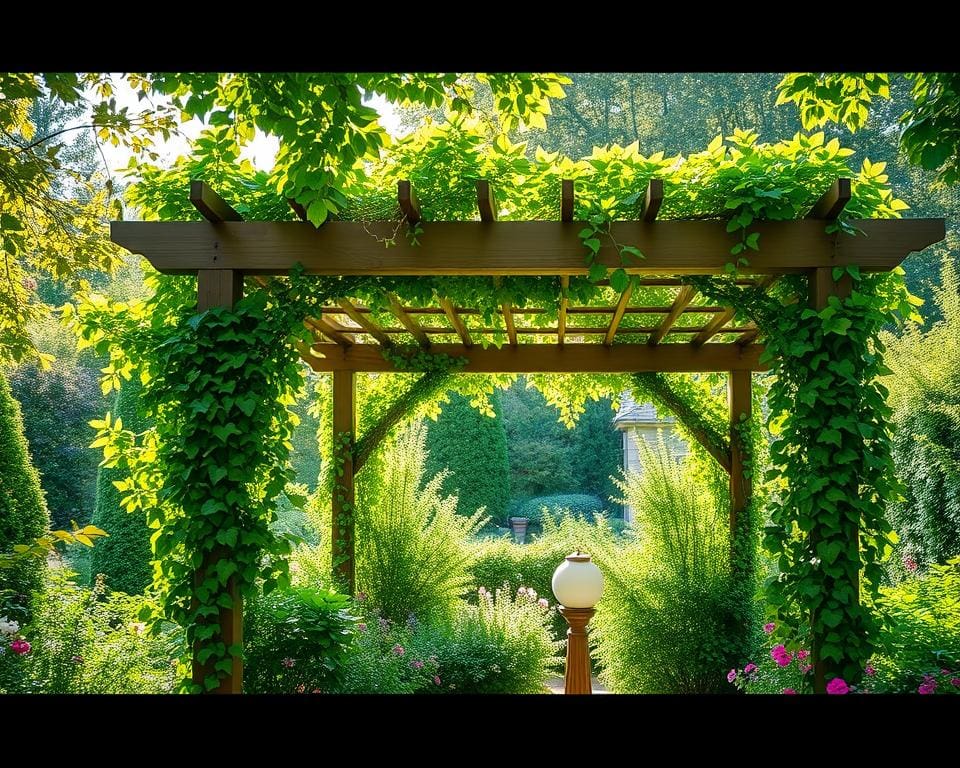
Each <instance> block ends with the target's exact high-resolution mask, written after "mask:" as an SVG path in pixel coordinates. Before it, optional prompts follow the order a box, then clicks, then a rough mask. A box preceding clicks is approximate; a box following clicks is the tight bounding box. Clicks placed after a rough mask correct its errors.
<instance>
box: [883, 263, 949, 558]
mask: <svg viewBox="0 0 960 768" xmlns="http://www.w3.org/2000/svg"><path fill="white" fill-rule="evenodd" d="M941 274H942V277H941V280H940V286H939V287H938V288H935V289H934V291H935V293H934V297H935V301H936V306H937V308H938V309H939V311H940V313H941V316H942V318H943V319H942V320H940V321H939V322H937V323H935V324H934V325H932V326H931V327H928V328H927V329H926V330H924V329H923V328H921V327H919V326H916V325H913V324H911V325H908V326H907V327H906V328H905V329H904V332H903V334H902V335H901V336H899V337H897V336H894V335H892V334H888V333H885V334H883V341H884V344H886V346H887V355H886V358H887V360H888V361H889V366H890V369H891V370H892V371H893V374H894V375H892V376H890V377H888V378H887V379H886V380H885V381H886V383H887V386H888V387H889V388H890V404H891V405H892V406H893V423H894V425H895V426H896V430H895V432H894V438H893V460H894V463H895V464H896V468H897V474H898V476H899V477H900V479H901V480H902V481H903V483H904V485H905V491H904V498H903V499H902V500H900V501H897V500H892V503H891V504H889V505H888V515H889V517H890V522H891V523H892V524H893V527H894V528H895V529H896V531H897V533H898V534H899V537H900V542H899V545H898V550H899V552H900V555H901V559H902V558H907V557H909V558H912V559H913V561H914V562H916V563H918V564H919V565H921V566H926V565H929V564H931V563H944V562H946V560H947V559H948V558H950V557H952V556H954V555H957V554H960V281H958V279H957V270H956V267H955V266H954V263H953V261H951V260H950V259H949V258H946V259H944V261H943V266H942V273H941Z"/></svg>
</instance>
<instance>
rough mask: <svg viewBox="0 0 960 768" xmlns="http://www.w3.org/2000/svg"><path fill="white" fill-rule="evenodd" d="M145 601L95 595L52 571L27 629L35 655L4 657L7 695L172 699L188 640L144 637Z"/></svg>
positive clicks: (0, 685)
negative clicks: (167, 695) (168, 696)
mask: <svg viewBox="0 0 960 768" xmlns="http://www.w3.org/2000/svg"><path fill="white" fill-rule="evenodd" d="M143 605H144V598H142V597H131V596H129V595H125V594H123V593H122V592H113V593H111V592H109V591H108V590H107V589H106V588H105V586H104V584H103V581H102V580H98V581H97V582H96V584H95V585H94V587H93V589H87V588H85V587H79V586H77V585H76V584H75V583H74V582H73V581H72V580H71V579H70V575H69V574H67V573H64V572H62V571H60V570H51V571H50V572H49V573H48V575H47V579H46V583H45V584H44V589H43V592H42V593H38V594H37V596H36V599H35V603H34V606H35V609H34V618H33V620H32V621H31V623H30V625H29V626H28V627H27V628H26V629H25V630H24V635H25V636H26V637H27V639H28V641H29V643H30V651H29V653H27V654H24V655H23V656H15V655H14V654H13V653H9V652H8V653H3V654H0V692H4V693H141V694H142V693H172V692H173V690H174V689H175V687H176V684H177V681H178V678H179V677H180V675H182V673H183V672H184V670H183V668H182V665H181V664H179V663H178V662H177V659H178V658H180V657H181V656H182V654H183V652H184V650H185V649H184V646H183V633H182V632H180V631H179V630H178V629H177V628H175V627H172V626H170V625H164V627H163V629H162V631H161V632H160V633H159V634H157V635H151V634H149V633H148V632H147V631H146V625H145V624H143V623H142V622H141V621H140V620H139V619H138V615H139V613H140V611H141V610H142V608H143Z"/></svg>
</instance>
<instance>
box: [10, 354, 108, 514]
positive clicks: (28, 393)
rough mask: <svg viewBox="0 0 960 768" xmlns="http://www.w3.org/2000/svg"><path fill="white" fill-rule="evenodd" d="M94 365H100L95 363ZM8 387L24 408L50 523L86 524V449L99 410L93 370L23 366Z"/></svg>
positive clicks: (89, 473)
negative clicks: (74, 522) (92, 423)
mask: <svg viewBox="0 0 960 768" xmlns="http://www.w3.org/2000/svg"><path fill="white" fill-rule="evenodd" d="M98 367H99V366H98ZM10 388H11V390H12V392H13V395H14V397H16V398H17V400H18V401H19V402H20V408H21V410H22V411H23V426H24V434H25V435H26V438H27V441H28V443H29V445H30V456H31V458H32V460H33V464H34V466H35V467H36V468H37V471H38V472H39V473H40V484H41V486H42V487H43V491H44V495H45V496H46V499H47V507H48V509H49V510H50V520H51V524H52V525H53V526H54V527H55V528H68V527H69V526H70V521H71V520H76V521H77V523H79V524H80V525H84V524H85V523H88V522H90V519H91V515H92V513H93V506H94V500H95V498H96V486H97V462H98V460H99V459H98V457H97V452H96V451H91V450H89V449H88V448H87V446H88V445H89V444H90V436H91V434H92V432H91V430H90V427H89V425H88V424H87V422H89V421H90V420H91V419H96V418H99V416H100V414H101V413H102V407H101V402H102V398H101V397H100V386H99V384H98V382H97V371H96V370H95V369H93V368H87V367H84V366H82V365H78V364H76V363H71V361H69V360H67V361H64V360H61V359H59V356H58V360H57V364H56V365H55V366H53V367H52V368H50V369H49V370H47V371H43V370H41V369H40V368H39V366H37V365H22V366H20V367H19V368H17V369H16V370H15V371H14V372H13V374H12V375H11V376H10Z"/></svg>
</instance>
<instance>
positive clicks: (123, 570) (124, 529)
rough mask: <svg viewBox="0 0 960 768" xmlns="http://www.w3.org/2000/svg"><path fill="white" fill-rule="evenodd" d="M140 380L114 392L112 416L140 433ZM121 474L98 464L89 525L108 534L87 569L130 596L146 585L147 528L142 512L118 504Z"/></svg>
mask: <svg viewBox="0 0 960 768" xmlns="http://www.w3.org/2000/svg"><path fill="white" fill-rule="evenodd" d="M139 400H140V381H139V379H137V378H136V377H134V378H133V379H131V380H130V381H125V382H124V383H123V385H122V386H121V387H120V391H119V392H118V393H117V400H116V404H115V405H114V409H113V415H114V416H115V417H116V418H120V419H122V420H123V426H124V428H125V429H130V430H133V431H134V432H142V431H143V430H144V429H146V427H147V424H146V421H145V419H144V418H143V417H142V416H141V415H140V412H139V407H138V406H139ZM124 476H125V473H124V471H123V470H120V469H113V468H107V467H101V469H100V472H99V474H98V475H97V504H96V507H95V508H94V511H93V524H94V525H96V526H97V527H98V528H102V529H103V530H105V531H106V532H107V533H108V534H109V537H108V538H106V539H103V540H102V541H99V542H97V546H96V547H94V549H93V552H92V556H91V572H92V574H93V575H94V576H95V575H96V574H98V573H102V574H104V575H105V576H106V577H107V586H108V587H109V588H110V589H117V590H121V591H123V592H127V593H129V594H131V595H136V594H139V593H140V592H143V590H144V589H146V588H147V586H148V585H149V584H150V581H151V578H152V567H151V565H150V559H151V553H150V533H151V532H150V529H149V528H148V527H147V521H146V517H145V515H144V514H143V512H140V511H137V512H132V513H131V512H126V511H124V509H123V508H122V507H121V506H120V497H121V493H120V491H118V490H117V488H116V486H114V484H113V481H114V480H121V479H123V478H124Z"/></svg>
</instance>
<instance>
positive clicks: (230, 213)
mask: <svg viewBox="0 0 960 768" xmlns="http://www.w3.org/2000/svg"><path fill="white" fill-rule="evenodd" d="M849 199H850V181H849V180H848V179H838V180H837V181H836V182H835V183H834V184H833V185H832V187H831V188H830V189H829V190H827V191H826V193H824V195H823V196H822V197H821V198H820V199H819V200H818V202H817V203H816V204H815V205H814V206H813V208H812V209H811V211H810V213H809V215H808V216H807V218H806V219H803V220H796V221H779V222H760V223H757V224H756V225H755V228H754V229H753V231H756V232H759V233H760V235H761V243H762V247H761V250H760V251H759V252H757V253H751V254H750V265H749V267H746V268H743V269H742V270H741V272H742V273H745V274H743V275H742V276H741V277H740V278H738V283H739V284H740V285H741V286H743V288H748V287H751V286H752V287H759V288H761V289H764V290H766V289H768V288H769V287H770V286H771V285H773V284H774V283H775V282H776V280H777V279H778V278H779V277H780V276H781V275H784V274H794V273H805V272H811V271H812V270H817V269H831V268H833V267H836V266H845V265H852V264H855V265H857V266H859V267H860V269H861V270H864V271H888V270H891V269H893V268H895V267H896V266H897V265H899V264H900V262H901V261H902V260H903V259H904V258H905V257H906V256H907V255H908V254H909V253H910V252H912V251H917V250H921V249H922V248H924V247H926V246H927V245H930V244H932V243H934V242H937V241H939V240H941V239H942V238H943V236H944V224H943V220H942V219H887V220H880V219H871V220H862V221H856V222H853V224H854V226H855V227H857V228H858V229H860V230H862V231H863V233H864V235H865V236H857V237H850V236H847V235H843V234H839V233H837V234H828V233H827V232H826V231H825V230H826V227H825V226H824V221H825V220H829V219H834V218H836V217H837V216H838V215H839V214H840V212H841V211H842V209H843V207H844V205H845V204H846V202H847V201H848V200H849ZM191 201H192V202H193V203H194V205H195V206H196V207H197V209H198V210H199V211H200V212H201V213H202V214H203V216H204V217H205V218H206V219H207V221H206V222H113V224H112V230H111V236H112V239H113V240H114V242H117V243H119V244H120V245H123V246H126V247H127V248H129V249H130V250H131V251H134V252H137V253H142V254H143V255H144V256H146V257H147V258H148V259H149V260H150V262H151V263H152V264H153V266H154V267H156V268H157V269H158V270H159V271H161V272H165V273H171V274H193V273H195V274H197V275H198V277H199V280H200V292H201V305H202V304H203V298H202V297H203V295H204V292H205V291H206V292H208V293H210V294H211V295H215V294H216V293H217V292H218V291H219V290H220V286H221V285H223V284H224V281H233V280H236V279H239V276H252V277H254V278H255V279H259V280H261V281H262V277H259V276H262V275H267V274H285V273H287V272H288V271H289V270H290V269H291V268H292V267H294V266H295V265H296V264H298V263H299V264H301V265H302V266H303V267H304V268H305V270H306V271H307V272H308V273H313V274H319V275H390V276H463V275H472V276H485V277H489V278H490V280H491V283H490V286H491V292H492V291H493V290H494V289H495V287H496V285H497V281H499V280H500V279H502V278H504V277H509V276H537V277H542V278H548V279H552V280H555V283H556V293H557V301H558V306H559V310H558V312H557V322H556V323H553V324H550V325H546V326H545V325H543V324H542V323H539V322H538V320H540V319H541V316H545V313H548V310H545V309H543V308H539V307H525V306H511V305H509V304H503V305H501V306H500V308H499V311H498V312H497V313H496V317H495V319H496V322H495V323H493V324H490V323H484V322H483V318H482V317H481V315H482V314H483V313H482V312H481V311H480V310H479V309H478V308H477V307H469V306H457V305H455V304H454V303H453V302H452V301H451V300H450V298H448V297H447V296H444V295H442V292H441V291H439V290H438V291H437V292H436V293H435V295H434V296H433V298H432V299H431V300H430V301H427V302H423V303H421V304H410V303H405V302H403V301H402V300H401V299H400V298H399V297H398V296H396V295H393V294H387V295H386V296H385V297H384V298H385V300H386V302H385V303H386V305H387V306H389V315H390V316H391V319H390V321H389V322H384V321H383V319H382V318H380V319H378V318H377V317H375V316H374V315H375V314H376V313H375V312H373V311H371V309H370V308H368V307H366V306H364V305H363V304H362V303H361V302H359V301H358V300H356V299H353V298H350V297H345V298H341V299H340V300H338V301H337V302H336V303H334V304H331V305H329V306H325V307H323V308H322V309H321V311H320V312H319V313H318V315H317V316H315V317H313V318H310V319H308V320H307V321H306V323H307V326H308V327H309V328H310V329H311V331H312V332H313V334H314V339H315V341H314V344H313V345H311V346H310V347H309V348H306V347H304V348H302V349H301V354H302V355H303V357H304V359H305V360H306V361H307V362H308V363H309V364H310V365H311V366H312V367H313V368H314V369H316V370H325V371H330V370H356V371H389V370H392V369H393V366H392V364H391V363H390V362H388V360H387V358H385V357H384V355H383V354H382V349H383V348H384V347H394V346H396V345H398V344H411V343H412V344H417V345H419V346H420V347H423V348H425V349H430V350H432V351H436V352H443V353H447V354H451V355H456V356H463V357H466V358H467V359H468V363H467V366H466V368H465V370H467V371H482V372H536V371H550V372H563V371H597V372H600V371H611V372H613V371H644V370H658V371H731V370H755V369H759V368H760V367H761V366H760V363H759V358H760V354H761V352H762V346H761V343H760V342H761V341H762V339H761V338H760V331H759V329H757V328H756V327H755V326H754V325H753V324H750V323H746V324H740V325H738V324H736V323H735V312H734V309H733V308H731V307H722V306H715V305H712V304H711V303H710V302H708V301H706V300H705V299H704V298H703V297H702V296H700V295H698V293H697V291H696V289H695V288H694V287H693V286H691V285H689V284H685V283H684V282H683V279H682V276H684V275H691V274H717V273H721V272H723V271H724V269H725V266H726V265H727V263H728V262H729V261H730V260H731V257H730V253H729V251H730V247H731V245H732V244H733V243H734V242H735V241H734V240H733V237H734V236H732V235H730V234H728V233H727V232H726V223H725V222H724V221H720V220H673V221H658V220H657V214H658V212H659V209H660V205H661V203H662V201H663V185H662V182H661V181H660V180H656V179H655V180H652V181H651V182H650V184H649V186H648V188H647V194H646V199H645V202H644V205H643V208H642V209H641V210H640V211H639V212H638V218H637V220H636V221H619V222H614V223H613V224H612V225H611V234H612V236H613V237H614V238H615V239H616V241H618V242H621V243H629V244H631V245H635V246H636V247H638V248H639V249H640V250H641V251H642V252H643V254H644V256H645V258H644V259H642V260H639V261H638V262H637V263H636V264H634V265H631V266H629V267H627V268H626V269H627V272H629V273H632V274H635V275H639V276H640V277H639V278H638V279H637V280H635V281H633V282H632V283H631V285H630V286H629V287H628V288H627V289H626V290H624V291H622V292H618V291H615V290H614V289H613V288H612V287H611V286H610V285H609V283H605V282H604V283H600V284H599V285H600V286H601V291H602V295H603V297H604V298H603V301H604V303H602V304H598V305H594V304H591V305H588V306H587V305H583V306H581V305H577V304H574V303H572V301H571V300H570V299H569V298H568V293H567V291H568V287H569V283H570V278H571V277H572V276H577V275H584V274H586V272H587V267H586V264H585V260H584V253H585V251H584V248H583V245H582V243H581V242H580V239H579V237H578V235H577V233H578V232H579V230H580V229H581V227H582V225H579V224H578V223H577V222H574V221H573V210H574V187H573V182H571V181H565V182H563V185H562V194H561V199H560V200H559V201H558V220H557V221H552V222H550V221H504V222H499V221H496V212H497V205H496V201H495V194H494V190H493V187H492V186H491V185H490V184H489V183H487V182H484V181H481V182H478V183H477V211H478V218H479V220H478V221H459V222H429V223H425V225H424V234H423V235H422V237H421V238H420V244H419V245H416V246H414V245H410V244H409V243H406V242H403V239H402V238H399V239H397V245H396V246H395V247H393V248H390V249H385V248H384V246H383V244H382V242H383V239H385V238H389V237H391V235H392V234H394V233H395V230H396V222H373V223H370V222H353V221H336V220H334V221H328V222H327V223H325V224H324V225H323V226H321V227H320V228H315V227H314V226H313V225H311V224H309V223H308V222H306V221H299V222H260V221H249V222H247V221H241V217H240V216H239V215H238V214H237V213H236V211H234V210H233V208H231V207H230V206H229V205H228V204H227V203H226V202H225V201H224V200H222V199H221V198H220V197H219V196H218V195H217V194H216V193H215V192H214V191H213V190H211V189H210V188H209V187H207V186H206V185H205V184H203V183H201V182H194V183H193V185H192V187H191ZM397 201H398V206H399V208H400V210H401V211H402V213H403V216H404V217H405V218H406V219H407V221H409V222H410V223H411V224H416V223H418V222H420V221H421V214H420V207H419V205H418V202H417V199H416V195H415V193H414V190H413V189H412V188H411V186H410V184H409V182H400V183H399V185H398V194H397ZM293 207H294V210H296V211H297V213H298V215H299V216H300V218H301V219H304V218H305V216H304V212H303V210H302V208H299V207H298V206H293ZM298 208H299V210H298ZM378 238H379V239H378ZM598 261H599V262H600V263H603V264H605V265H606V266H608V267H611V268H616V267H620V266H622V265H621V264H620V259H619V255H618V254H617V252H616V251H615V249H614V248H612V247H604V248H601V250H600V253H599V255H598ZM550 314H552V313H550ZM494 338H503V339H504V340H505V342H506V343H505V344H504V345H503V346H502V347H500V348H496V347H493V346H486V347H485V346H484V343H483V342H484V340H485V339H486V340H491V339H494Z"/></svg>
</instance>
